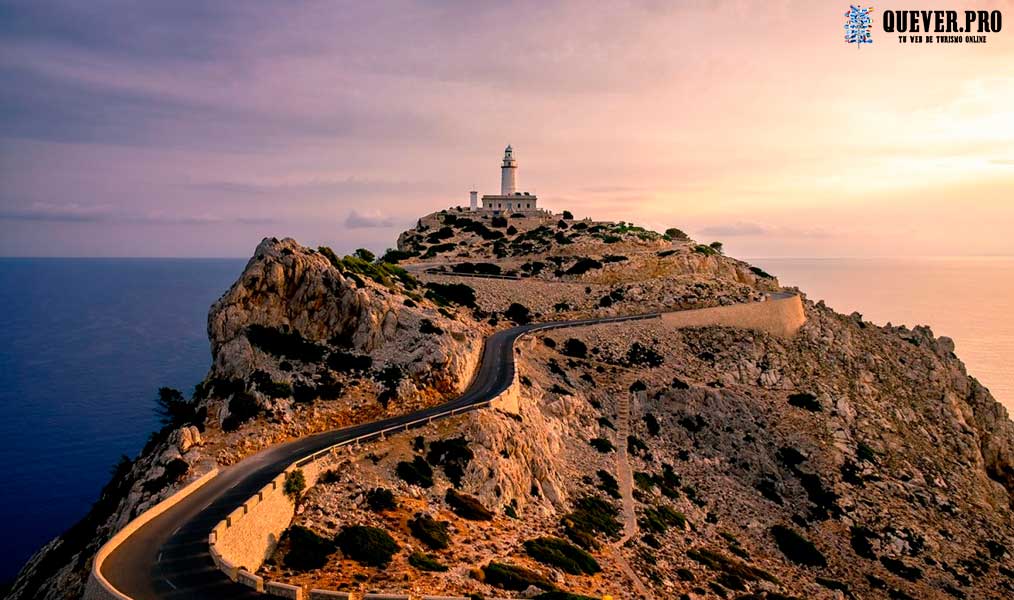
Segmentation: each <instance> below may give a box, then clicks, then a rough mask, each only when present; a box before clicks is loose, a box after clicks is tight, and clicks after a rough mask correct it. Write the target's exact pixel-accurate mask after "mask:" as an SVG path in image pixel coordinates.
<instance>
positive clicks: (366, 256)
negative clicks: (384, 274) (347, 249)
mask: <svg viewBox="0 0 1014 600" xmlns="http://www.w3.org/2000/svg"><path fill="white" fill-rule="evenodd" d="M355 255H356V258H361V259H362V260H365V261H366V262H373V261H375V260H377V255H376V254H374V253H372V252H370V251H369V250H367V249H366V248H357V249H356V251H355Z"/></svg>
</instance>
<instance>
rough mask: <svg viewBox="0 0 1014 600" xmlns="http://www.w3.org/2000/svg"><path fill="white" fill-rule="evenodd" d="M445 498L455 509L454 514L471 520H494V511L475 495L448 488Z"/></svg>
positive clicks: (452, 508)
mask: <svg viewBox="0 0 1014 600" xmlns="http://www.w3.org/2000/svg"><path fill="white" fill-rule="evenodd" d="M444 500H445V501H446V502H447V505H448V506H450V507H451V510H452V511H454V514H456V515H458V516H459V517H461V518H462V519H468V520H470V521H492V520H493V513H492V512H491V511H490V510H489V509H488V508H486V507H485V506H483V505H482V503H481V502H479V499H478V498H476V497H475V496H469V495H468V494H462V493H459V492H457V491H456V490H454V488H448V489H447V494H445V495H444Z"/></svg>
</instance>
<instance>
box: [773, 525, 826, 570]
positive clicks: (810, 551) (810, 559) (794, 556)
mask: <svg viewBox="0 0 1014 600" xmlns="http://www.w3.org/2000/svg"><path fill="white" fill-rule="evenodd" d="M771 535H773V536H774V538H775V544H777V545H778V549H779V550H781V551H782V554H784V555H785V557H786V558H788V559H789V560H791V561H792V562H794V563H796V564H798V565H805V566H810V567H826V566H827V559H826V558H824V554H823V553H822V552H821V551H820V550H818V549H817V547H816V546H814V545H813V543H812V542H811V541H810V540H808V539H806V538H804V537H803V536H802V535H800V534H799V533H797V532H796V531H795V530H794V529H791V528H789V527H785V526H782V525H775V526H774V527H772V528H771Z"/></svg>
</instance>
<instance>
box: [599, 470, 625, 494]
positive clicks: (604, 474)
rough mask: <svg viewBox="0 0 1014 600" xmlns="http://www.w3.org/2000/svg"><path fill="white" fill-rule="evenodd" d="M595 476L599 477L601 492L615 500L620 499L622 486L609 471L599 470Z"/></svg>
mask: <svg viewBox="0 0 1014 600" xmlns="http://www.w3.org/2000/svg"><path fill="white" fill-rule="evenodd" d="M595 474H596V475H598V476H599V482H600V483H599V486H598V488H599V489H600V490H602V491H603V492H605V493H606V494H608V495H609V496H612V497H613V498H620V485H619V484H618V483H617V482H616V478H615V477H613V476H612V474H611V473H609V471H606V470H604V469H599V470H598V471H597V472H596V473H595Z"/></svg>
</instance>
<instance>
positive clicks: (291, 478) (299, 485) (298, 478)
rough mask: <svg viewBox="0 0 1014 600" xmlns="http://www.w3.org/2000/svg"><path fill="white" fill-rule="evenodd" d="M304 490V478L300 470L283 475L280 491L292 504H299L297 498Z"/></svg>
mask: <svg viewBox="0 0 1014 600" xmlns="http://www.w3.org/2000/svg"><path fill="white" fill-rule="evenodd" d="M305 489H306V477H304V476H303V470H302V469H293V470H291V471H289V472H288V473H286V474H285V482H284V483H283V484H282V491H283V492H284V493H285V495H286V496H288V497H289V499H290V500H292V501H293V502H296V503H298V502H299V496H300V495H301V494H302V493H303V490H305Z"/></svg>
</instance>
